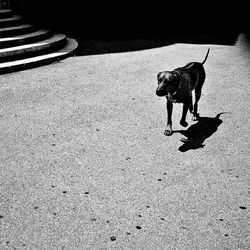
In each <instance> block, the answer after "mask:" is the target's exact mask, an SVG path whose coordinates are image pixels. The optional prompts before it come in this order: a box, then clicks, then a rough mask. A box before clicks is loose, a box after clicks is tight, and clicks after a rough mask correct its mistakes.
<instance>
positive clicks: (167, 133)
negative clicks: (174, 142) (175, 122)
mask: <svg viewBox="0 0 250 250" xmlns="http://www.w3.org/2000/svg"><path fill="white" fill-rule="evenodd" d="M164 135H166V136H170V135H172V130H170V129H166V130H165V131H164Z"/></svg>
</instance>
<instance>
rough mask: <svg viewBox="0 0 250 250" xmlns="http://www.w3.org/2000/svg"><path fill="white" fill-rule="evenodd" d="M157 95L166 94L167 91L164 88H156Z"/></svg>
mask: <svg viewBox="0 0 250 250" xmlns="http://www.w3.org/2000/svg"><path fill="white" fill-rule="evenodd" d="M156 95H157V96H164V95H165V93H164V91H163V89H160V88H157V89H156Z"/></svg>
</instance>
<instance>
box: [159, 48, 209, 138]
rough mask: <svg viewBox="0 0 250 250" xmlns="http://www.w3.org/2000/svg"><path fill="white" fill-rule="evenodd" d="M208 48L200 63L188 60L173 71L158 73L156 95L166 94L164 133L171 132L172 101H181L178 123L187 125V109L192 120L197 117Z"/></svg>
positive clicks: (169, 133)
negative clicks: (188, 61)
mask: <svg viewBox="0 0 250 250" xmlns="http://www.w3.org/2000/svg"><path fill="white" fill-rule="evenodd" d="M209 50H210V49H208V51H207V54H206V57H205V59H204V61H203V62H202V63H199V62H190V63H188V64H186V65H185V66H184V67H180V68H176V69H174V70H173V71H163V72H160V73H158V75H157V79H158V86H157V89H156V95H158V96H166V98H167V114H168V120H167V128H166V130H165V132H164V134H165V135H167V136H168V135H171V134H172V111H173V103H183V111H182V117H181V120H180V124H181V125H182V126H184V127H186V126H187V125H188V123H187V122H186V115H187V111H188V109H189V111H190V113H193V120H194V121H196V120H197V119H198V118H199V114H198V113H197V110H198V101H199V99H200V97H201V89H202V86H203V83H204V81H205V77H206V73H205V70H204V67H203V64H204V63H205V62H206V60H207V57H208V54H209ZM193 90H195V103H194V106H193V101H192V91H193Z"/></svg>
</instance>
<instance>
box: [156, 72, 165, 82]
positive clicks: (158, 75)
mask: <svg viewBox="0 0 250 250" xmlns="http://www.w3.org/2000/svg"><path fill="white" fill-rule="evenodd" d="M163 73H164V72H159V73H158V74H157V80H158V81H159V80H160V79H161V78H162V76H163Z"/></svg>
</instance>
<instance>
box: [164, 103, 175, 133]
mask: <svg viewBox="0 0 250 250" xmlns="http://www.w3.org/2000/svg"><path fill="white" fill-rule="evenodd" d="M172 112H173V103H172V102H170V101H168V100H167V127H166V130H165V132H164V135H166V136H169V135H172Z"/></svg>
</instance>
